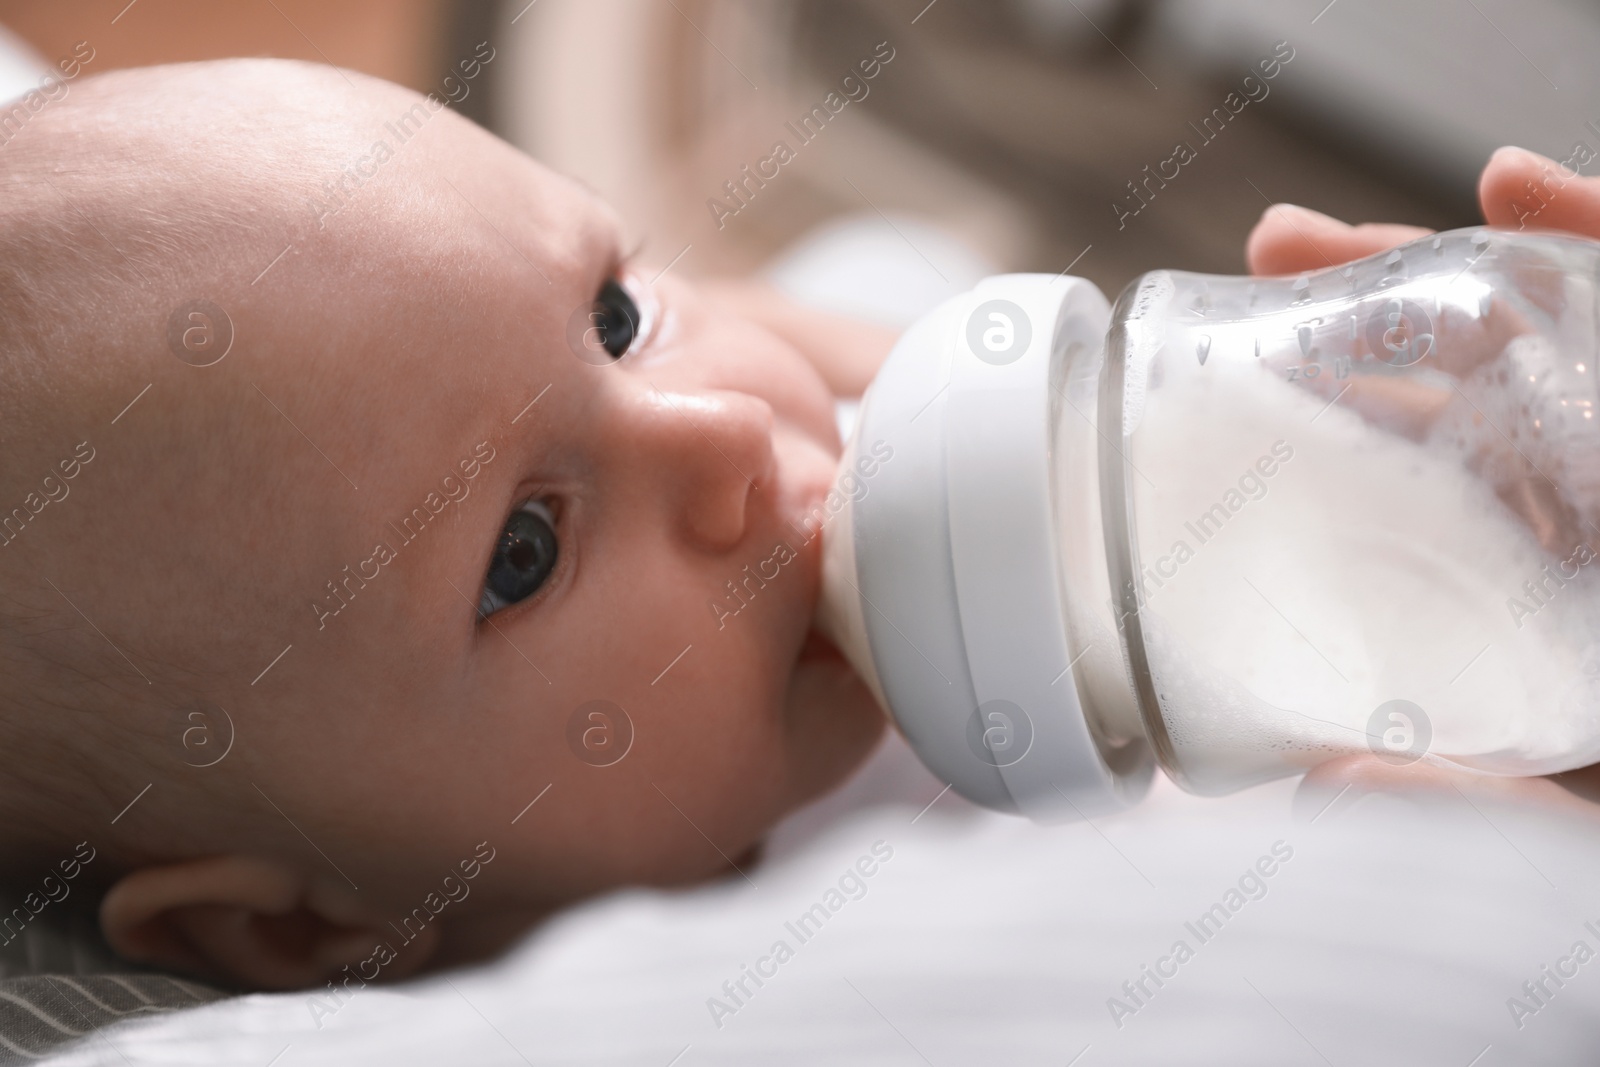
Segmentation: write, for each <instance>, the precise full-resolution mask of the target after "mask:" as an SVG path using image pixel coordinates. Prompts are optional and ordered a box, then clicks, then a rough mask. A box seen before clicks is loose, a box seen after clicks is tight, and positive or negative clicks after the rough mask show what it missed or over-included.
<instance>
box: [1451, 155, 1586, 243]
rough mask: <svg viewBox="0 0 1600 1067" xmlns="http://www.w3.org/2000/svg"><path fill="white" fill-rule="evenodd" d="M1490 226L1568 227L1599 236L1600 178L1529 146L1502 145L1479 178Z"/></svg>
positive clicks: (1480, 190) (1571, 229)
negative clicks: (1548, 156) (1580, 173)
mask: <svg viewBox="0 0 1600 1067" xmlns="http://www.w3.org/2000/svg"><path fill="white" fill-rule="evenodd" d="M1478 202H1479V204H1480V205H1481V206H1482V208H1483V217H1484V219H1485V221H1487V222H1488V223H1489V224H1490V225H1491V226H1510V227H1515V228H1517V229H1540V230H1565V231H1567V232H1569V233H1581V234H1584V235H1586V236H1589V237H1600V178H1585V177H1582V176H1581V175H1579V174H1578V173H1577V172H1575V171H1573V170H1571V169H1569V168H1567V167H1565V166H1563V165H1562V164H1560V163H1557V162H1556V161H1555V160H1553V159H1546V158H1545V157H1544V156H1541V155H1538V154H1536V153H1534V152H1529V151H1528V150H1527V149H1525V148H1502V149H1500V150H1499V151H1497V152H1495V154H1494V155H1492V156H1490V157H1489V162H1488V164H1486V165H1485V166H1484V168H1483V175H1482V177H1480V178H1479V179H1478Z"/></svg>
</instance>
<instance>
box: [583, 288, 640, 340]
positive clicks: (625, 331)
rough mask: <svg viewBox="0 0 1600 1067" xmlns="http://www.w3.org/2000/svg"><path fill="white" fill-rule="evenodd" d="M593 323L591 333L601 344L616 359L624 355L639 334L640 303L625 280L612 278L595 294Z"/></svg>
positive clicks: (591, 314)
mask: <svg viewBox="0 0 1600 1067" xmlns="http://www.w3.org/2000/svg"><path fill="white" fill-rule="evenodd" d="M589 324H590V331H591V333H593V334H595V335H596V336H597V337H598V339H599V341H600V347H602V348H604V349H605V350H606V351H607V352H609V353H610V354H611V357H612V358H613V359H621V358H622V356H623V354H624V353H625V352H627V351H628V349H629V348H631V347H632V346H633V342H634V339H635V338H636V337H638V335H639V305H638V304H636V303H635V302H634V299H633V297H631V296H629V295H628V290H626V289H624V288H623V287H622V285H621V283H619V282H618V281H617V280H616V279H615V278H608V279H607V280H606V283H605V284H604V285H602V286H601V287H600V294H599V295H598V296H596V297H595V298H594V309H593V310H592V311H590V312H589Z"/></svg>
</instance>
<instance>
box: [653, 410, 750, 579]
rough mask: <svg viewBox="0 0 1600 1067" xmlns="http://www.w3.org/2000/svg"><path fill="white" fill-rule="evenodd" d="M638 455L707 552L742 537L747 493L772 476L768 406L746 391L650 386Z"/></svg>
mask: <svg viewBox="0 0 1600 1067" xmlns="http://www.w3.org/2000/svg"><path fill="white" fill-rule="evenodd" d="M646 400H647V407H648V408H649V413H648V415H647V416H646V417H645V419H644V423H645V424H644V425H642V426H640V427H639V429H640V431H641V432H640V436H639V441H638V444H639V448H640V457H639V458H640V459H641V461H642V462H643V463H644V465H646V466H647V467H648V468H649V469H650V470H652V471H653V472H654V473H655V474H656V476H657V478H658V481H659V484H660V485H662V486H663V487H664V491H665V492H666V493H667V494H668V507H669V510H671V511H672V512H673V513H674V516H675V518H676V520H677V522H678V524H679V526H680V528H681V529H682V530H683V532H684V533H685V535H686V536H688V537H689V538H690V539H691V540H692V541H694V542H695V543H696V544H698V545H699V546H701V547H703V548H705V549H708V550H711V551H725V550H727V549H729V548H732V547H733V546H735V545H737V544H738V543H739V541H740V540H741V539H742V538H743V537H744V533H745V525H746V521H747V512H748V508H749V500H750V494H751V493H754V492H756V491H757V490H758V489H760V488H761V487H763V486H764V485H765V484H766V483H767V482H768V481H769V480H770V478H771V475H772V464H773V450H772V425H773V418H772V408H771V406H770V405H768V404H767V403H766V401H764V400H760V399H758V398H756V397H753V396H750V395H749V394H747V393H735V392H724V391H715V390H714V391H705V392H694V393H672V392H665V391H663V390H661V389H659V388H656V387H655V386H651V387H650V393H649V394H648V396H647V397H646Z"/></svg>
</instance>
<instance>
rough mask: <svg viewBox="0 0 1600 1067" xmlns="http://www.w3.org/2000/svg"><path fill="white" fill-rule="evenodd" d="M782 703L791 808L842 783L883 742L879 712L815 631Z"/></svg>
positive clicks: (830, 645) (840, 658)
mask: <svg viewBox="0 0 1600 1067" xmlns="http://www.w3.org/2000/svg"><path fill="white" fill-rule="evenodd" d="M784 703H785V706H784V712H785V715H784V718H785V723H786V727H787V729H786V733H787V739H786V740H787V743H788V745H789V746H790V751H791V754H792V756H791V759H790V761H789V762H790V767H791V769H792V772H793V779H792V781H793V782H794V787H793V789H792V796H791V797H790V803H791V804H792V805H799V804H803V803H805V802H806V801H808V800H812V799H814V798H815V797H818V796H820V795H822V794H823V793H826V792H827V791H828V790H830V789H832V788H833V787H834V786H836V785H838V784H840V783H841V782H843V781H844V780H845V779H846V778H847V777H849V775H850V772H851V771H853V770H855V769H856V768H857V767H858V766H860V765H861V763H862V761H864V760H865V759H866V758H867V756H868V755H869V754H870V753H871V752H872V749H873V747H874V746H875V745H876V744H877V742H878V739H879V738H880V737H881V736H883V730H884V726H885V719H884V715H883V711H882V709H880V708H879V707H878V702H877V701H876V700H875V699H874V698H873V696H872V693H871V691H870V690H868V688H867V685H866V683H865V682H863V681H862V680H861V678H860V676H859V675H857V674H856V672H855V669H854V668H852V667H851V666H850V664H849V662H848V661H846V659H845V658H844V656H843V655H841V654H840V652H839V650H838V649H837V648H835V647H834V645H833V643H832V642H831V641H829V640H828V639H827V638H826V637H824V636H823V635H822V634H821V633H819V632H818V631H816V630H815V629H813V630H811V631H810V632H809V633H807V634H806V638H805V642H804V644H803V645H802V646H801V649H800V654H799V656H798V657H797V658H796V660H795V664H794V669H793V671H791V672H790V675H789V680H788V687H787V693H786V694H785V702H784Z"/></svg>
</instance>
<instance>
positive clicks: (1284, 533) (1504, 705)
mask: <svg viewBox="0 0 1600 1067" xmlns="http://www.w3.org/2000/svg"><path fill="white" fill-rule="evenodd" d="M1163 362H1164V363H1165V365H1166V367H1167V368H1168V369H1169V371H1170V369H1171V368H1172V367H1174V365H1177V366H1178V367H1180V368H1184V367H1187V365H1188V364H1187V363H1186V362H1184V361H1180V360H1178V359H1176V358H1174V357H1173V356H1172V354H1170V353H1169V354H1168V355H1167V357H1166V358H1165V360H1164V361H1163ZM1178 373H1191V374H1192V378H1193V380H1191V381H1188V382H1185V383H1184V387H1183V388H1181V389H1157V390H1153V391H1152V392H1150V393H1149V394H1148V397H1147V400H1146V403H1147V405H1148V406H1147V409H1146V410H1145V411H1144V412H1143V414H1142V417H1141V418H1140V420H1139V425H1138V432H1137V433H1136V434H1135V435H1134V437H1133V443H1132V451H1131V453H1130V456H1131V459H1132V462H1133V464H1134V466H1135V467H1136V468H1137V469H1138V473H1133V474H1132V475H1131V476H1130V480H1129V488H1130V492H1131V493H1132V496H1133V501H1134V509H1135V521H1136V527H1137V534H1136V537H1137V539H1138V542H1139V552H1140V556H1141V562H1142V564H1143V566H1144V567H1145V568H1146V573H1147V574H1150V575H1151V577H1150V578H1149V581H1148V584H1146V585H1145V587H1144V588H1145V593H1146V600H1145V603H1144V606H1143V608H1142V609H1141V617H1142V620H1143V624H1144V632H1145V636H1146V640H1147V644H1148V647H1149V653H1150V662H1151V665H1152V673H1153V675H1154V677H1155V681H1156V683H1157V691H1158V692H1159V693H1160V694H1162V696H1163V712H1164V718H1165V721H1166V723H1167V726H1168V729H1169V732H1170V734H1171V737H1172V739H1173V741H1174V743H1175V745H1176V747H1177V750H1178V754H1179V758H1180V762H1181V763H1182V764H1183V766H1184V769H1185V770H1186V771H1187V772H1188V773H1189V774H1190V776H1191V777H1192V778H1193V779H1194V783H1195V784H1196V785H1197V786H1198V787H1200V788H1201V789H1202V790H1204V789H1205V788H1206V784H1207V783H1208V782H1212V783H1215V784H1216V785H1217V786H1219V787H1226V788H1230V789H1231V788H1237V787H1239V786H1241V785H1243V784H1247V783H1248V782H1249V781H1251V780H1255V779H1261V778H1268V777H1275V776H1276V775H1277V774H1281V773H1283V771H1284V770H1285V769H1286V767H1285V764H1288V765H1292V766H1298V767H1309V766H1311V765H1314V764H1316V763H1319V762H1321V761H1323V760H1325V759H1327V758H1329V757H1330V756H1332V755H1336V754H1341V753H1346V752H1365V751H1368V750H1369V736H1368V729H1369V719H1370V718H1371V716H1372V714H1373V712H1374V710H1375V709H1377V708H1378V706H1379V705H1381V704H1383V703H1385V702H1386V701H1389V700H1392V699H1404V700H1408V701H1411V702H1413V703H1415V704H1416V705H1418V706H1420V707H1421V708H1422V709H1423V711H1424V713H1425V714H1426V716H1427V718H1428V720H1429V722H1430V723H1431V727H1432V742H1431V744H1430V745H1429V746H1428V749H1429V752H1430V754H1431V755H1432V756H1434V757H1439V758H1443V759H1447V760H1451V761H1454V762H1458V763H1461V764H1464V765H1467V766H1471V767H1477V768H1480V769H1484V770H1490V771H1494V770H1503V771H1516V772H1518V773H1523V774H1526V773H1535V772H1540V771H1550V770H1555V769H1562V768H1570V767H1575V766H1581V765H1583V764H1587V763H1591V762H1594V761H1595V760H1596V759H1597V758H1600V745H1597V743H1596V740H1595V739H1596V738H1597V737H1600V728H1597V725H1596V719H1597V716H1600V700H1597V699H1596V691H1595V690H1593V689H1591V685H1592V684H1594V674H1593V673H1592V672H1593V671H1595V670H1597V669H1600V649H1597V648H1596V646H1595V645H1594V642H1595V640H1596V635H1597V634H1600V627H1597V625H1596V619H1595V617H1594V616H1595V612H1594V607H1593V606H1594V603H1595V597H1594V590H1595V584H1594V583H1595V578H1594V574H1595V572H1597V571H1600V562H1593V563H1590V564H1588V565H1587V566H1582V567H1578V568H1577V569H1578V576H1577V577H1576V578H1575V579H1572V580H1569V581H1567V583H1566V585H1565V587H1564V588H1555V584H1556V583H1554V582H1547V588H1551V589H1554V591H1553V592H1551V593H1548V594H1543V595H1545V596H1546V600H1545V603H1544V604H1543V605H1542V606H1539V605H1538V604H1537V601H1535V600H1532V599H1530V598H1529V597H1528V595H1527V594H1526V592H1525V590H1524V583H1525V582H1528V581H1535V582H1537V581H1539V580H1541V578H1542V577H1543V575H1542V574H1541V570H1542V568H1544V567H1545V566H1546V565H1547V564H1548V565H1551V569H1552V571H1554V570H1555V566H1554V565H1556V564H1558V563H1559V562H1560V561H1562V560H1563V559H1566V558H1567V557H1569V556H1571V555H1572V554H1573V550H1574V548H1576V546H1569V547H1568V549H1567V551H1565V552H1563V553H1561V554H1560V555H1553V554H1551V553H1549V552H1546V551H1545V550H1543V549H1541V547H1540V545H1539V543H1538V541H1537V540H1536V539H1535V537H1534V534H1533V532H1532V530H1531V529H1530V528H1529V526H1528V524H1527V523H1526V522H1525V521H1524V520H1523V519H1522V518H1520V517H1519V516H1518V515H1517V514H1515V513H1514V512H1513V511H1512V510H1511V509H1510V508H1508V507H1507V506H1506V505H1505V504H1504V503H1502V502H1501V501H1500V500H1499V499H1498V498H1497V497H1496V496H1495V494H1494V491H1493V490H1492V489H1491V488H1489V487H1488V486H1487V485H1486V484H1484V483H1483V482H1482V481H1480V480H1479V479H1478V478H1477V477H1476V476H1475V475H1473V474H1472V473H1471V472H1470V471H1468V470H1466V469H1465V468H1464V467H1463V466H1462V462H1463V457H1462V456H1461V454H1460V452H1459V450H1458V449H1457V448H1456V447H1455V446H1454V444H1452V443H1426V442H1413V441H1409V440H1406V439H1403V438H1400V437H1397V436H1395V435H1394V434H1393V433H1391V432H1388V431H1384V430H1380V429H1378V428H1377V427H1375V426H1373V425H1372V424H1370V423H1368V422H1367V421H1366V419H1365V418H1363V416H1362V415H1361V414H1360V411H1359V406H1360V403H1361V400H1360V398H1361V396H1362V394H1361V393H1360V392H1359V391H1356V390H1352V394H1347V395H1346V396H1345V398H1344V399H1343V400H1342V401H1341V402H1340V403H1336V404H1334V405H1332V406H1331V407H1328V406H1327V401H1326V399H1325V398H1324V397H1322V396H1319V395H1317V394H1316V393H1314V392H1312V391H1309V390H1303V389H1300V388H1296V387H1294V386H1291V385H1289V384H1287V383H1285V382H1283V381H1282V380H1281V379H1279V378H1277V377H1275V376H1273V375H1269V374H1264V373H1261V372H1260V370H1259V368H1258V366H1256V365H1253V364H1251V363H1243V362H1235V363H1231V364H1229V363H1226V362H1223V361H1220V360H1218V361H1213V362H1212V365H1211V366H1210V367H1208V368H1206V369H1205V371H1204V372H1187V371H1185V370H1183V369H1180V370H1179V371H1178ZM1358 384H1359V383H1358ZM1446 388H1448V387H1446ZM1178 397H1181V401H1180V400H1179V399H1175V398H1178ZM1275 446H1276V454H1275ZM1285 456H1287V458H1285ZM1258 464H1259V465H1258ZM1263 468H1267V469H1271V470H1272V471H1273V473H1272V474H1271V476H1270V477H1269V476H1265V475H1263V474H1262V470H1263ZM1241 482H1242V484H1241ZM1230 490H1231V491H1232V493H1231V494H1230ZM1253 497H1256V498H1253ZM1218 504H1221V505H1222V506H1223V507H1222V511H1221V512H1215V511H1212V512H1210V513H1211V516H1212V518H1211V519H1210V521H1209V522H1208V523H1207V524H1206V525H1203V526H1202V525H1200V524H1199V523H1198V520H1199V519H1200V517H1201V516H1205V515H1206V514H1207V513H1208V511H1209V510H1210V509H1212V508H1213V506H1214V505H1218ZM1180 546H1186V547H1180ZM1191 553H1192V554H1191ZM1155 564H1160V570H1161V572H1162V573H1155V572H1154V571H1153V570H1152V569H1151V568H1152V565H1155ZM1575 565H1576V564H1575V562H1574V563H1569V565H1568V570H1569V571H1570V570H1571V569H1572V567H1573V566H1575ZM1164 575H1171V577H1166V576H1164ZM1513 597H1515V598H1518V599H1519V600H1520V601H1521V602H1522V603H1524V604H1526V605H1527V606H1529V607H1535V608H1536V610H1535V612H1534V613H1533V614H1531V615H1527V614H1525V613H1523V614H1522V615H1521V617H1520V619H1519V618H1518V617H1516V616H1514V614H1513V612H1512V610H1511V609H1510V607H1509V606H1508V601H1509V600H1510V598H1513ZM1518 621H1520V622H1521V626H1520V628H1519V626H1518V625H1517V623H1518ZM1380 732H1381V731H1380Z"/></svg>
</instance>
